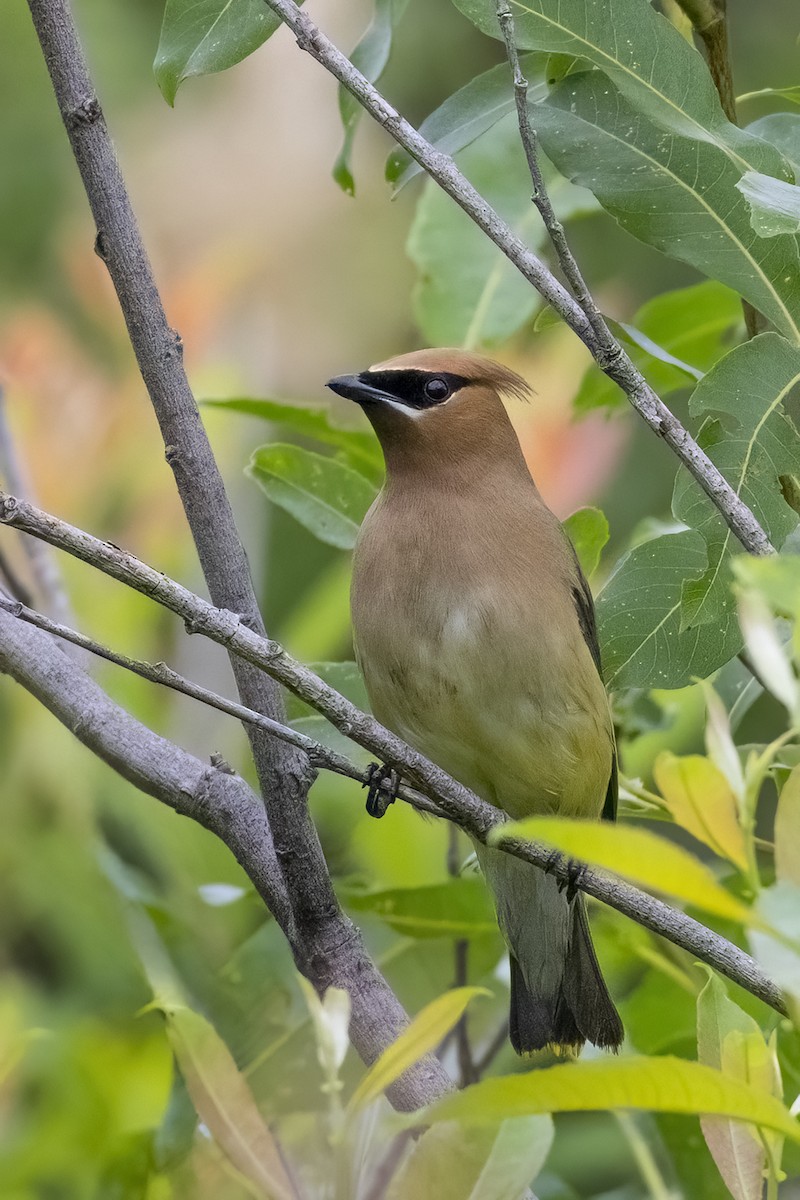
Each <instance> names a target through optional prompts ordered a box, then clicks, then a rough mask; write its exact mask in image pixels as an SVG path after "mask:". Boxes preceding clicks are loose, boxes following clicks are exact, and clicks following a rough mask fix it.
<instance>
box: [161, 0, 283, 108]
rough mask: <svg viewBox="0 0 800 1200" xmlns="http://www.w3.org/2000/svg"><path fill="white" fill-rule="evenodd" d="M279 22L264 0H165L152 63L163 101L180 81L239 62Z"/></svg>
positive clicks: (171, 101) (172, 99) (172, 95)
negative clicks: (156, 48)
mask: <svg viewBox="0 0 800 1200" xmlns="http://www.w3.org/2000/svg"><path fill="white" fill-rule="evenodd" d="M280 24H281V19H280V17H279V16H277V15H276V14H275V13H274V12H272V11H271V10H270V9H269V8H267V6H266V4H264V0H167V4H166V7H165V9H164V22H163V24H162V26H161V37H160V39H159V43H158V50H157V51H156V57H155V62H154V63H153V71H154V72H155V77H156V82H157V83H158V86H159V88H160V89H161V93H162V95H163V97H164V99H165V100H166V101H167V104H171V105H174V103H175V96H176V95H177V92H178V88H179V87H180V85H181V84H182V83H183V81H184V79H190V78H191V77H192V76H193V75H211V74H213V73H214V72H215V71H225V70H227V68H228V67H232V66H234V65H235V64H236V63H238V62H241V61H242V59H243V58H247V56H248V54H252V53H253V51H254V50H257V49H258V47H259V46H260V45H262V43H264V42H265V41H266V40H267V38H268V37H271V35H272V34H273V33H274V32H275V30H276V29H277V28H278V27H279V26H280Z"/></svg>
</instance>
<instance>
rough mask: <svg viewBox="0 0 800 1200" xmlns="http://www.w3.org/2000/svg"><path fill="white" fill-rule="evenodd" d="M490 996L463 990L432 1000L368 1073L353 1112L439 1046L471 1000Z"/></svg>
mask: <svg viewBox="0 0 800 1200" xmlns="http://www.w3.org/2000/svg"><path fill="white" fill-rule="evenodd" d="M489 995H491V993H490V992H488V991H487V990H486V988H480V987H461V988H453V989H452V991H449V992H445V993H444V995H442V996H437V998H436V999H435V1000H432V1001H431V1003H430V1004H428V1005H426V1006H425V1008H423V1009H422V1011H421V1012H419V1013H417V1015H416V1017H414V1019H413V1021H412V1022H411V1024H410V1025H409V1026H408V1028H407V1029H405V1030H403V1032H402V1033H401V1034H400V1037H399V1038H398V1039H397V1040H396V1041H395V1042H393V1043H392V1045H391V1046H389V1047H388V1049H386V1050H384V1052H383V1054H381V1056H380V1058H379V1059H378V1060H377V1062H375V1063H373V1065H372V1066H371V1067H370V1069H369V1071H367V1073H366V1075H365V1076H364V1078H363V1079H362V1080H361V1083H360V1084H359V1085H358V1087H357V1088H356V1090H355V1092H354V1093H353V1096H352V1098H351V1100H350V1106H349V1107H350V1110H351V1111H353V1112H355V1111H358V1109H360V1108H363V1107H364V1106H365V1105H367V1104H370V1103H371V1102H372V1101H373V1100H376V1099H377V1098H378V1096H380V1095H381V1093H382V1092H385V1091H386V1089H387V1088H388V1087H389V1086H390V1085H391V1084H392V1083H394V1081H395V1079H399V1077H400V1076H401V1075H402V1074H403V1072H404V1071H405V1070H407V1069H408V1067H411V1066H413V1065H414V1063H415V1062H419V1060H420V1059H421V1058H424V1056H425V1055H426V1054H428V1053H430V1051H431V1050H433V1049H434V1048H435V1047H436V1046H438V1044H439V1042H440V1041H441V1040H442V1038H443V1037H444V1035H445V1034H446V1033H449V1031H450V1030H451V1029H452V1028H453V1026H454V1025H455V1024H456V1022H457V1021H458V1020H460V1018H461V1017H462V1015H463V1013H464V1010H465V1009H466V1007H467V1005H468V1004H469V1002H470V1000H472V999H473V998H474V997H475V996H489Z"/></svg>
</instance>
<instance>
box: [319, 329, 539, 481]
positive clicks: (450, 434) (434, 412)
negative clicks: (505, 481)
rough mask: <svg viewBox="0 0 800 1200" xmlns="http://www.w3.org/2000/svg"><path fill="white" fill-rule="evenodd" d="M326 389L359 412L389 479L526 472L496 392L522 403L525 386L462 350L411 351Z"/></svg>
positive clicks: (342, 378)
mask: <svg viewBox="0 0 800 1200" xmlns="http://www.w3.org/2000/svg"><path fill="white" fill-rule="evenodd" d="M327 386H328V387H329V388H330V389H331V390H332V391H334V392H336V393H337V395H339V396H345V397H347V398H348V399H350V400H355V402H356V403H357V404H359V405H361V407H362V408H363V410H364V412H365V413H366V415H367V417H368V418H369V421H370V423H371V424H372V426H373V428H374V430H375V432H376V433H377V435H378V439H379V441H380V443H381V447H382V449H383V453H384V457H385V459H386V466H387V469H388V471H389V474H390V475H391V476H394V477H395V478H396V477H397V476H399V475H407V474H411V475H414V476H419V475H420V474H423V475H425V476H427V477H428V478H431V477H432V476H434V477H438V478H440V479H443V478H444V477H447V476H452V475H455V476H458V475H462V474H463V473H464V469H465V468H467V469H468V470H470V471H477V470H481V471H486V469H487V468H489V467H491V466H493V465H495V464H497V465H499V466H501V467H502V468H503V469H504V470H505V471H506V472H508V471H509V470H514V469H519V468H520V467H521V468H522V469H523V470H524V471H525V473H526V474H527V468H526V467H525V462H524V459H523V457H522V451H521V450H520V447H519V442H518V441H517V436H516V434H515V433H514V430H513V428H512V425H511V422H510V421H509V419H508V415H507V413H506V410H505V408H504V407H503V402H502V400H501V399H500V396H501V395H502V394H506V395H512V396H516V397H518V398H519V399H524V398H525V397H527V395H528V394H529V393H530V390H531V389H530V387H529V385H528V384H527V383H526V382H525V380H524V379H523V378H522V377H521V376H520V375H517V374H516V373H515V372H514V371H511V370H509V368H508V367H504V366H502V365H501V364H500V363H496V362H492V360H491V359H488V358H483V357H482V356H481V355H478V354H469V353H467V352H466V351H464V350H415V351H413V352H412V353H411V354H401V355H399V356H398V357H397V358H390V359H388V360H387V361H386V362H382V363H377V364H376V365H375V366H373V367H370V368H369V369H368V370H366V371H361V372H360V374H358V375H340V376H338V377H337V378H336V379H330V380H329V381H328V384H327Z"/></svg>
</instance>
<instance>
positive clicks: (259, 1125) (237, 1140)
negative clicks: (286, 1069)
mask: <svg viewBox="0 0 800 1200" xmlns="http://www.w3.org/2000/svg"><path fill="white" fill-rule="evenodd" d="M163 1011H164V1015H165V1017H166V1019H167V1036H168V1037H169V1041H170V1045H171V1046H172V1049H173V1051H174V1053H175V1057H176V1059H177V1060H178V1065H179V1067H180V1069H181V1074H182V1075H183V1078H184V1080H185V1081H186V1086H187V1088H188V1091H189V1095H190V1096H191V1098H192V1103H193V1104H194V1106H195V1109H196V1110H197V1114H198V1116H199V1117H200V1120H201V1121H202V1122H203V1123H204V1125H205V1126H206V1127H207V1129H208V1131H209V1133H210V1134H211V1136H212V1137H213V1138H214V1140H215V1141H216V1143H217V1145H218V1146H219V1147H220V1149H221V1150H222V1152H223V1154H225V1156H226V1157H227V1158H228V1160H229V1161H230V1162H231V1163H232V1165H233V1166H234V1167H235V1168H236V1169H237V1171H240V1172H241V1173H242V1175H244V1177H245V1178H246V1179H247V1180H248V1181H249V1182H250V1183H251V1184H252V1185H253V1186H254V1187H255V1188H256V1189H257V1194H258V1195H259V1196H264V1197H265V1198H266V1200H291V1197H292V1195H293V1192H292V1187H291V1184H290V1182H289V1179H288V1178H287V1176H286V1172H285V1170H284V1168H283V1164H282V1162H281V1158H280V1154H279V1152H278V1149H277V1147H276V1145H275V1141H274V1139H273V1137H272V1134H271V1133H270V1131H269V1128H268V1126H267V1125H266V1123H265V1121H264V1120H263V1118H262V1116H261V1114H260V1112H259V1111H258V1108H257V1106H256V1102H255V1100H254V1099H253V1094H252V1092H251V1091H250V1088H249V1087H248V1085H247V1083H246V1082H245V1079H244V1077H243V1076H242V1074H241V1073H240V1071H239V1069H238V1067H237V1066H236V1063H235V1062H234V1060H233V1058H232V1057H231V1054H230V1051H229V1050H228V1048H227V1046H226V1045H225V1043H224V1042H223V1041H222V1039H221V1038H220V1036H219V1034H218V1033H217V1032H216V1030H215V1029H214V1027H213V1026H212V1025H211V1024H209V1022H208V1021H207V1020H206V1019H205V1017H202V1016H201V1015H200V1014H199V1013H196V1012H193V1011H192V1009H190V1008H185V1007H183V1006H178V1007H173V1006H171V1005H168V1006H165V1007H164V1009H163Z"/></svg>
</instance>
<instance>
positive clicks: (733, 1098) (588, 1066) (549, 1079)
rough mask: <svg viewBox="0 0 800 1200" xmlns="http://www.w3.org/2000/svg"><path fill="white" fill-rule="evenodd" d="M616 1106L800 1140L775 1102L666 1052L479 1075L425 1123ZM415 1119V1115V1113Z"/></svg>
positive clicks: (481, 1120)
mask: <svg viewBox="0 0 800 1200" xmlns="http://www.w3.org/2000/svg"><path fill="white" fill-rule="evenodd" d="M615 1108H629V1109H643V1110H645V1111H648V1112H670V1113H689V1114H691V1113H694V1114H697V1115H699V1114H701V1113H713V1114H714V1115H716V1116H721V1117H734V1118H736V1119H737V1120H740V1121H749V1122H751V1123H752V1124H754V1125H763V1126H765V1127H766V1128H768V1129H774V1130H776V1131H777V1132H778V1133H783V1134H785V1135H786V1136H787V1137H789V1138H791V1139H792V1141H795V1142H800V1124H798V1122H797V1121H795V1120H794V1118H793V1117H792V1116H791V1114H790V1113H789V1111H788V1109H787V1108H785V1106H784V1105H783V1104H782V1103H781V1102H780V1100H776V1099H775V1097H774V1096H765V1095H763V1093H761V1092H758V1091H756V1090H755V1089H754V1088H751V1087H748V1085H747V1084H745V1083H740V1082H739V1081H738V1080H736V1079H729V1078H728V1077H727V1076H725V1075H723V1074H722V1072H721V1071H715V1070H714V1069H713V1068H712V1067H707V1066H704V1065H703V1064H701V1063H694V1062H687V1061H686V1060H685V1059H682V1058H673V1057H671V1056H670V1055H665V1056H664V1057H662V1058H647V1057H644V1056H637V1057H631V1058H605V1059H600V1060H595V1061H594V1062H578V1063H565V1064H559V1065H558V1066H555V1067H546V1068H544V1069H543V1070H538V1071H529V1072H526V1073H524V1074H520V1075H508V1076H505V1077H496V1078H493V1079H484V1080H482V1081H481V1082H480V1083H476V1084H474V1085H473V1086H472V1087H468V1088H466V1089H465V1090H464V1091H463V1092H456V1093H455V1094H454V1095H452V1096H445V1097H444V1099H442V1100H440V1101H438V1102H437V1103H436V1104H434V1105H433V1106H432V1107H431V1108H430V1109H428V1111H427V1112H426V1114H425V1120H426V1122H434V1121H464V1122H468V1123H474V1124H485V1123H486V1122H491V1121H498V1120H502V1119H504V1118H507V1117H519V1116H524V1115H526V1114H530V1113H545V1112H549V1113H555V1112H607V1111H608V1109H615ZM415 1119H416V1120H417V1121H418V1120H419V1115H418V1114H417V1115H416V1117H415Z"/></svg>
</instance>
